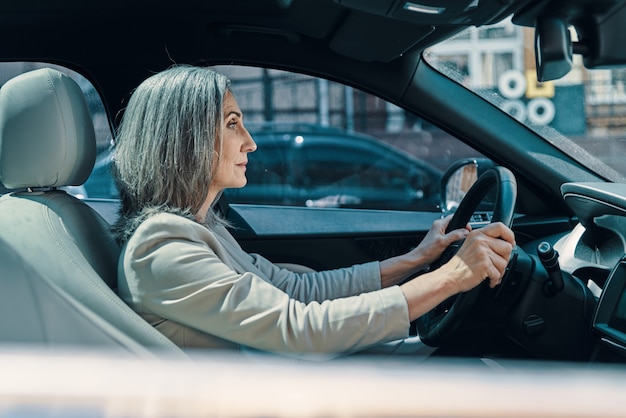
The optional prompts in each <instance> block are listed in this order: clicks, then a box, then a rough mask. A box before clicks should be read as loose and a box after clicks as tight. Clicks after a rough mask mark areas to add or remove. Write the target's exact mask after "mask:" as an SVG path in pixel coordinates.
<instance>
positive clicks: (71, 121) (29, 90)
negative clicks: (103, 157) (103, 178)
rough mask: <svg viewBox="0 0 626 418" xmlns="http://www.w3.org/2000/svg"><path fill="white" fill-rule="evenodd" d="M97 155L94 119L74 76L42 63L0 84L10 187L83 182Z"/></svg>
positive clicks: (2, 170)
mask: <svg viewBox="0 0 626 418" xmlns="http://www.w3.org/2000/svg"><path fill="white" fill-rule="evenodd" d="M95 159H96V139H95V132H94V127H93V121H92V118H91V115H90V113H89V109H88V107H87V102H86V100H85V96H84V95H83V92H82V91H81V89H80V87H79V86H78V84H76V82H75V81H74V80H72V79H71V78H69V77H68V76H66V75H65V74H63V73H61V72H59V71H56V70H53V69H50V68H42V69H39V70H35V71H30V72H27V73H24V74H21V75H19V76H17V77H15V78H13V79H11V80H9V81H7V82H6V83H5V84H4V85H3V86H2V88H0V182H2V183H3V184H4V185H5V186H6V187H7V188H10V189H17V188H26V187H61V186H78V185H81V184H83V183H84V182H85V180H87V177H89V174H90V173H91V170H92V169H93V165H94V163H95Z"/></svg>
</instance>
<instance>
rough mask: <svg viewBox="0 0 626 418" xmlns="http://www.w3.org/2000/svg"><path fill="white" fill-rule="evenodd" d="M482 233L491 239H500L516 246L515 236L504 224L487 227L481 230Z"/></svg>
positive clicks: (499, 223) (492, 224) (498, 223)
mask: <svg viewBox="0 0 626 418" xmlns="http://www.w3.org/2000/svg"><path fill="white" fill-rule="evenodd" d="M480 231H481V232H483V233H484V234H485V235H487V236H489V237H492V238H499V239H501V240H504V241H506V242H508V243H510V244H511V245H513V246H515V234H514V233H513V231H512V230H511V229H510V228H509V227H507V226H505V225H504V224H503V223H502V222H494V223H491V224H489V225H486V226H484V227H483V228H481V229H480Z"/></svg>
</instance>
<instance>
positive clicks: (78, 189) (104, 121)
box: [0, 62, 117, 198]
mask: <svg viewBox="0 0 626 418" xmlns="http://www.w3.org/2000/svg"><path fill="white" fill-rule="evenodd" d="M44 67H49V68H54V69H56V70H59V71H61V72H63V73H65V74H67V75H68V76H69V77H71V78H73V79H74V80H75V81H76V82H77V83H78V85H79V86H80V88H81V90H82V91H83V93H84V94H85V98H86V99H87V105H88V106H89V111H90V112H91V116H92V118H93V124H94V129H95V131H96V145H97V149H98V154H99V156H98V158H99V159H103V158H106V156H107V150H108V148H109V146H110V144H111V138H112V136H111V126H110V125H109V120H108V118H107V115H106V111H105V108H104V104H103V103H102V99H101V98H100V95H99V94H98V92H97V91H96V89H95V88H94V86H93V85H92V84H91V83H90V82H89V80H87V78H85V77H83V76H82V75H81V74H79V73H77V72H75V71H73V70H70V69H68V68H65V67H62V66H59V65H54V64H47V63H38V62H0V86H1V85H3V84H4V83H6V82H7V81H8V80H10V79H12V78H13V77H16V76H18V75H20V74H23V73H26V72H28V71H32V70H36V69H39V68H44ZM101 165H102V164H101ZM109 167H110V166H106V167H100V171H99V172H98V175H97V176H95V177H97V179H95V183H97V184H98V187H97V189H98V190H100V189H101V190H102V191H98V192H97V193H95V189H94V190H92V188H91V186H90V184H89V180H88V181H87V183H85V184H84V185H82V186H72V187H68V188H67V191H68V192H69V193H72V194H74V195H75V196H77V197H79V198H86V197H113V196H117V191H116V190H115V186H114V185H113V182H112V180H111V175H110V172H109ZM97 171H98V162H96V167H95V168H94V173H95V172H97ZM92 177H94V174H92ZM90 180H91V179H90ZM100 184H103V185H102V186H101V185H100ZM6 191H7V189H5V188H4V187H3V186H2V185H1V184H0V194H2V193H5V192H6Z"/></svg>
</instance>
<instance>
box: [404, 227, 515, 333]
mask: <svg viewBox="0 0 626 418" xmlns="http://www.w3.org/2000/svg"><path fill="white" fill-rule="evenodd" d="M514 247H515V236H514V234H513V231H511V230H510V229H509V228H508V227H506V226H505V225H504V224H502V223H500V222H496V223H492V224H489V225H487V226H485V227H483V228H480V229H477V230H475V231H471V232H470V233H469V234H468V235H467V237H466V239H465V242H464V243H463V245H462V246H461V248H460V249H459V251H458V252H457V253H456V254H455V255H454V257H452V259H451V260H450V261H448V262H447V263H446V264H444V265H443V266H441V267H440V268H438V269H437V270H434V271H431V272H429V273H426V274H424V275H422V276H419V277H416V278H414V279H413V280H411V281H409V282H406V283H404V284H403V285H401V289H402V291H403V292H404V295H405V297H406V300H407V304H408V307H409V319H410V320H411V321H413V320H415V319H417V318H418V317H420V316H421V315H423V314H425V313H426V312H429V311H430V310H432V309H433V308H434V307H435V306H437V305H439V304H440V303H441V302H443V301H444V300H446V299H447V298H449V297H450V296H453V295H456V294H457V293H460V292H465V291H467V290H470V289H472V288H474V287H476V286H478V285H479V284H480V283H481V282H482V281H483V280H489V286H490V287H495V286H497V285H498V284H500V281H501V280H502V276H503V275H504V271H505V269H506V266H507V265H508V263H509V258H510V257H511V252H512V251H513V248H514Z"/></svg>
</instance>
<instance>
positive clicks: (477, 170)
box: [441, 158, 495, 213]
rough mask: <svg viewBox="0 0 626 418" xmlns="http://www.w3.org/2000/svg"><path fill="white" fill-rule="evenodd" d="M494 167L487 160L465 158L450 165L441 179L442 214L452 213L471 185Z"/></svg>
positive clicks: (491, 162)
mask: <svg viewBox="0 0 626 418" xmlns="http://www.w3.org/2000/svg"><path fill="white" fill-rule="evenodd" d="M494 165H495V164H494V163H493V161H491V160H490V159H488V158H466V159H463V160H459V161H457V162H456V163H454V164H452V165H451V166H450V168H448V169H447V170H446V172H445V173H444V174H443V176H442V178H441V210H442V212H444V213H454V211H456V208H457V207H458V206H459V203H461V200H463V197H464V196H465V194H466V193H467V191H468V190H469V189H470V187H472V184H474V182H475V181H476V180H477V179H478V177H479V176H480V175H481V174H482V173H484V172H485V171H486V170H488V169H490V168H492V167H494Z"/></svg>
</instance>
